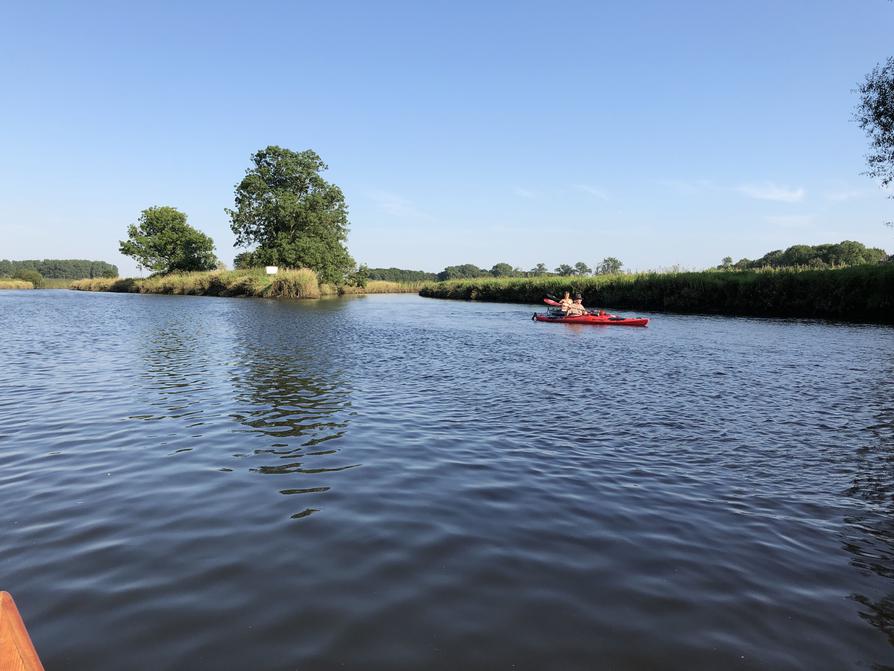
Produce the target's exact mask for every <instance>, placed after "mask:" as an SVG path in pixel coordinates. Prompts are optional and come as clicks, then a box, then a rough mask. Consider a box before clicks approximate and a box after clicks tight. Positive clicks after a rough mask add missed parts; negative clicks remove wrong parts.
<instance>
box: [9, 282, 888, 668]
mask: <svg viewBox="0 0 894 671" xmlns="http://www.w3.org/2000/svg"><path fill="white" fill-rule="evenodd" d="M531 312H532V308H528V307H525V306H517V305H502V304H496V305H494V304H473V303H462V302H442V301H434V300H426V299H421V298H418V297H416V296H369V297H360V298H353V299H345V300H328V301H318V302H289V301H265V300H255V299H224V298H199V297H176V296H172V297H165V296H139V295H114V294H79V293H73V292H65V291H35V292H0V530H2V533H0V587H2V588H3V589H8V590H10V591H12V592H13V594H14V595H15V597H16V599H17V601H18V602H19V605H20V607H21V609H22V611H23V613H24V616H25V618H26V620H27V622H28V624H29V627H30V629H31V632H32V636H33V638H34V640H35V643H36V645H37V648H38V650H39V651H40V653H41V655H42V657H43V658H44V662H45V664H46V666H47V668H48V669H49V670H50V671H53V670H54V669H98V670H104V669H125V668H126V669H153V670H158V669H235V668H246V669H248V668H251V669H341V668H349V669H422V668H426V669H538V670H540V669H557V670H558V669H562V670H565V669H599V668H612V669H658V668H662V669H664V668H677V669H721V668H722V669H726V668H739V669H770V668H772V669H849V668H874V667H875V668H885V667H888V666H892V665H894V646H892V641H894V515H892V513H894V382H892V380H894V329H890V328H881V327H872V326H845V325H833V324H825V323H818V322H803V321H779V320H776V321H771V320H748V319H731V318H710V317H695V316H673V315H653V317H654V321H653V323H652V325H651V326H650V327H649V328H648V329H628V328H620V327H618V328H604V327H603V328H599V327H586V326H568V325H557V324H541V323H535V322H532V321H530V319H529V317H530V314H531Z"/></svg>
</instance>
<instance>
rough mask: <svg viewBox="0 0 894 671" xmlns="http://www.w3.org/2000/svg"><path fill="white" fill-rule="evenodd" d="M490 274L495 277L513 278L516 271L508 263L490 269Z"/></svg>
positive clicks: (498, 264) (495, 265)
mask: <svg viewBox="0 0 894 671" xmlns="http://www.w3.org/2000/svg"><path fill="white" fill-rule="evenodd" d="M490 274H491V275H493V276H494V277H512V276H513V275H515V270H514V269H513V267H512V266H510V265H509V264H508V263H497V264H494V267H493V268H491V269H490Z"/></svg>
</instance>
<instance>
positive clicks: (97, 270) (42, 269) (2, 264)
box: [0, 259, 118, 280]
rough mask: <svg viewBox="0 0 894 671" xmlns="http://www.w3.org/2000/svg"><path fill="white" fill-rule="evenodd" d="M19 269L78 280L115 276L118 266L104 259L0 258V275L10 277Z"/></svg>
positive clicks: (52, 276)
mask: <svg viewBox="0 0 894 671" xmlns="http://www.w3.org/2000/svg"><path fill="white" fill-rule="evenodd" d="M19 270H36V271H37V272H38V273H40V274H41V275H43V276H44V277H45V278H52V279H69V280H79V279H83V278H85V277H117V276H118V268H117V267H116V266H113V265H112V264H110V263H106V262H105V261H87V260H85V259H43V260H42V261H40V260H37V259H33V260H26V261H7V260H6V259H3V260H0V277H12V276H13V275H14V274H15V273H16V272H17V271H19Z"/></svg>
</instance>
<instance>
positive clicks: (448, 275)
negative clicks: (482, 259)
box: [438, 263, 490, 282]
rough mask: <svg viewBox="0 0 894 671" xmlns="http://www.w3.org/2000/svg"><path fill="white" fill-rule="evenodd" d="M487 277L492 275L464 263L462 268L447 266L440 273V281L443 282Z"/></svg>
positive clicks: (473, 265) (471, 264)
mask: <svg viewBox="0 0 894 671" xmlns="http://www.w3.org/2000/svg"><path fill="white" fill-rule="evenodd" d="M486 275H490V273H489V272H487V271H486V270H482V269H481V268H479V267H478V266H476V265H475V264H473V263H464V264H462V265H461V266H447V267H446V268H444V270H442V271H441V272H439V273H438V279H439V280H441V281H442V282H443V281H444V280H459V279H466V278H470V277H485V276H486Z"/></svg>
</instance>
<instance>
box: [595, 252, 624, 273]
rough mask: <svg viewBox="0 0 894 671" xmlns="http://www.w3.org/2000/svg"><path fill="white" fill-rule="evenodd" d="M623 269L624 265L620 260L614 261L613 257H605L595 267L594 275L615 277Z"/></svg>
mask: <svg viewBox="0 0 894 671" xmlns="http://www.w3.org/2000/svg"><path fill="white" fill-rule="evenodd" d="M623 267H624V264H623V263H621V261H620V259H616V258H615V257H614V256H607V257H605V258H604V259H602V261H600V262H599V263H598V264H597V265H596V274H597V275H617V274H618V273H620V272H621V269H622V268H623Z"/></svg>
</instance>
